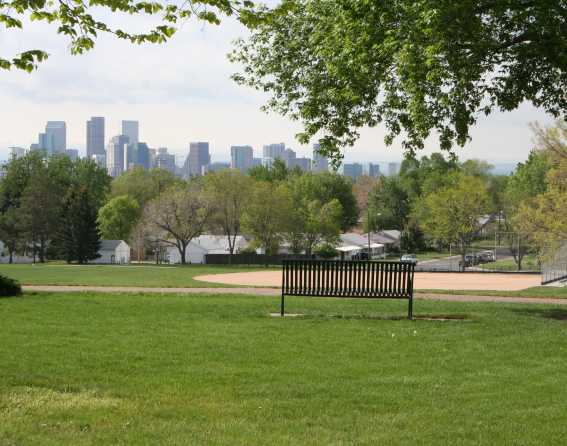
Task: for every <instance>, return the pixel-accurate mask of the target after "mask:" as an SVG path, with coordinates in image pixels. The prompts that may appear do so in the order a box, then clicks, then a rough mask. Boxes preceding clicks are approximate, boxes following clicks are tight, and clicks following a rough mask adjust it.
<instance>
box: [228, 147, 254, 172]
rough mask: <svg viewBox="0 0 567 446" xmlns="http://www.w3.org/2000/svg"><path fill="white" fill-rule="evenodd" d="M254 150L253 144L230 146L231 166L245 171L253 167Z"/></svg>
mask: <svg viewBox="0 0 567 446" xmlns="http://www.w3.org/2000/svg"><path fill="white" fill-rule="evenodd" d="M253 160H254V150H253V149H252V147H251V146H232V147H231V148H230V161H231V162H230V167H232V168H233V169H239V170H240V171H241V172H242V173H245V172H246V171H247V170H248V169H250V168H251V167H252V163H253Z"/></svg>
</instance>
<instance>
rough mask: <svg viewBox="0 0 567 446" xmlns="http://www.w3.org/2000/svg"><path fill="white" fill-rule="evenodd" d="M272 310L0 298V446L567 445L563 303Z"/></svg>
mask: <svg viewBox="0 0 567 446" xmlns="http://www.w3.org/2000/svg"><path fill="white" fill-rule="evenodd" d="M278 303H279V300H278V299H277V298H260V297H255V296H250V297H248V296H222V295H194V296H182V295H151V294H122V295H113V294H89V293H76V294H74V293H70V294H47V293H46V294H41V293H40V294H26V295H25V296H24V297H21V298H4V299H0V315H1V317H2V324H1V335H2V341H1V342H0V376H1V377H2V379H0V444H1V445H12V444H17V445H19V444H22V445H109V444H133V445H134V444H135V445H157V444H167V445H192V444H199V445H201V444H211V445H220V444H222V445H266V444H269V445H331V444H334V445H376V444H387V445H407V444H424V445H439V444H458V445H469V444H470V445H473V444H474V445H477V444H487V445H496V444H521V445H541V444H546V445H552V444H557V445H560V444H565V438H566V436H567V410H566V407H567V406H566V404H567V386H566V385H565V376H566V365H567V362H566V361H567V360H566V358H567V343H566V342H565V341H566V336H567V308H565V309H564V308H562V307H552V306H545V305H531V306H530V305H524V304H497V303H482V304H479V303H462V302H458V303H457V302H434V301H417V302H416V303H415V312H416V315H417V316H421V317H429V318H432V319H434V320H425V319H421V320H415V321H408V320H405V319H403V318H401V317H402V316H403V315H405V312H406V302H405V301H386V300H380V301H375V300H359V299H352V300H341V299H321V298H317V299H315V298H312V299H309V298H289V299H287V301H286V306H287V310H288V311H289V312H292V313H302V314H304V316H303V317H297V318H291V317H290V318H285V319H280V318H273V317H270V316H269V313H270V312H275V311H277V310H278ZM436 318H445V319H448V320H437V319H436Z"/></svg>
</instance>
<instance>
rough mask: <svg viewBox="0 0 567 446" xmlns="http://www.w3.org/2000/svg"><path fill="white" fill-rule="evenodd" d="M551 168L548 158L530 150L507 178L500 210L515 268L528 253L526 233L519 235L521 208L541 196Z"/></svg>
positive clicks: (519, 265)
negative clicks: (522, 161) (523, 160)
mask: <svg viewBox="0 0 567 446" xmlns="http://www.w3.org/2000/svg"><path fill="white" fill-rule="evenodd" d="M550 168H551V165H550V163H549V159H548V155H547V154H546V153H545V152H542V151H532V152H531V153H530V155H529V156H528V159H527V161H526V162H525V163H519V164H518V166H517V167H516V170H515V171H514V173H513V174H512V175H511V176H510V177H509V179H508V182H507V184H506V189H505V190H504V192H503V199H502V207H501V211H502V214H503V216H504V227H505V232H506V234H505V239H506V240H507V242H508V246H509V248H510V252H511V253H512V256H513V257H514V261H515V262H516V265H517V267H518V271H520V270H521V269H522V261H523V259H524V257H525V255H526V254H527V253H528V252H529V244H528V242H529V241H530V237H529V233H524V234H520V228H521V227H522V225H523V223H522V219H523V215H524V212H521V213H520V209H521V207H522V205H524V206H531V205H532V204H533V202H534V200H535V199H536V197H537V196H538V195H540V194H543V193H544V192H545V191H546V190H547V178H546V176H547V173H548V172H549V169H550Z"/></svg>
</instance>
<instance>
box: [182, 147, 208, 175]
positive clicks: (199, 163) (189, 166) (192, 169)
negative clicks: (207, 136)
mask: <svg viewBox="0 0 567 446" xmlns="http://www.w3.org/2000/svg"><path fill="white" fill-rule="evenodd" d="M210 162H211V156H210V154H209V143H208V142H192V143H189V154H188V155H187V159H186V161H185V168H186V171H185V175H186V176H188V177H195V176H200V175H203V173H204V172H205V170H206V166H207V165H208V164H209V163H210Z"/></svg>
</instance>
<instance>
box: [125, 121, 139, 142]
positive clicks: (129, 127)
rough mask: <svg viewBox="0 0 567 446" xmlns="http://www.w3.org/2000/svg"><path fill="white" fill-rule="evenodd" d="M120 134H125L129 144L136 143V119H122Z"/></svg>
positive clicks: (137, 133)
mask: <svg viewBox="0 0 567 446" xmlns="http://www.w3.org/2000/svg"><path fill="white" fill-rule="evenodd" d="M122 134H123V135H124V136H127V137H128V139H129V140H130V144H138V141H139V123H138V121H122Z"/></svg>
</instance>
